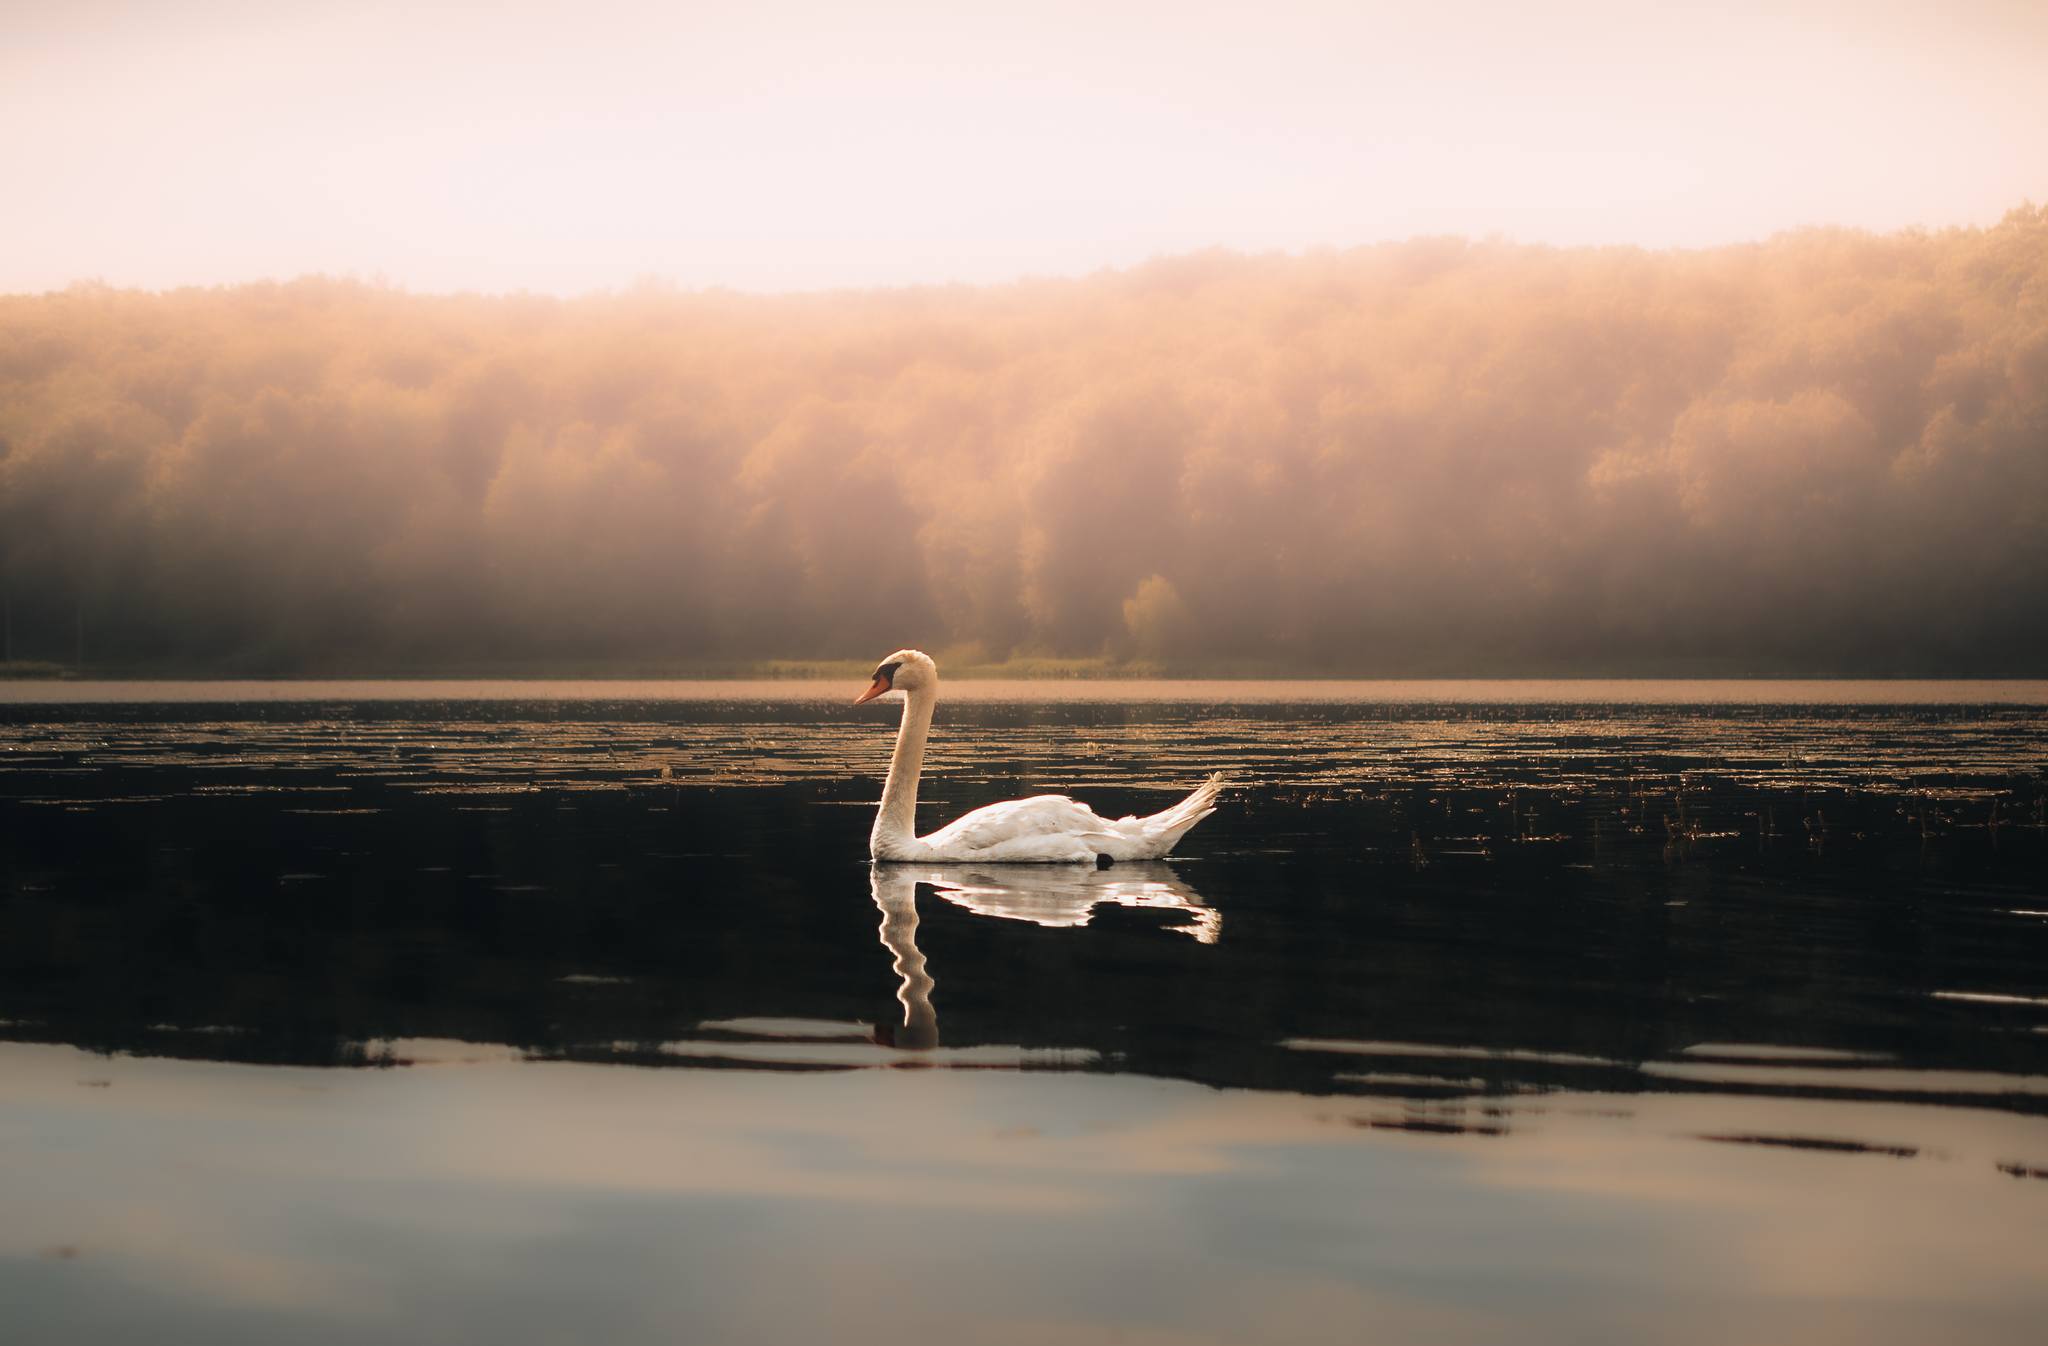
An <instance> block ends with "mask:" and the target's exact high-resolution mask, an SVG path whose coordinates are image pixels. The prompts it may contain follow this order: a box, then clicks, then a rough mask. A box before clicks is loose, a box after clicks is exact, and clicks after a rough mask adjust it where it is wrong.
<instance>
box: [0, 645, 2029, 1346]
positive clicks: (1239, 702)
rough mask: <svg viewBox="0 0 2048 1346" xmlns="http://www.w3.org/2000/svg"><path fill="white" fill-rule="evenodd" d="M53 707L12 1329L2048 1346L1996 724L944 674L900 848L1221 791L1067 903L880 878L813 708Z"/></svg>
mask: <svg viewBox="0 0 2048 1346" xmlns="http://www.w3.org/2000/svg"><path fill="white" fill-rule="evenodd" d="M44 686H45V687H48V688H54V690H50V691H48V692H46V693H43V692H39V691H38V689H37V688H36V687H34V686H28V685H25V684H18V683H17V684H0V701H4V704H0V862H4V866H5V868H4V879H5V886H4V888H0V1208H4V1209H5V1210H6V1211H7V1212H8V1216H7V1219H6V1220H5V1221H4V1222H0V1300H4V1302H6V1303H7V1304H8V1305H9V1306H10V1312H11V1313H12V1314H14V1317H15V1322H16V1324H17V1325H18V1328H19V1332H20V1335H18V1336H17V1337H16V1338H14V1339H20V1340H24V1341H31V1342H45V1341H48V1342H57V1341H67V1342H68V1341H81V1340H85V1341H91V1340H108V1341H113V1340H130V1339H135V1338H138V1337H143V1336H147V1337H148V1338H149V1339H152V1340H172V1341H180V1340H190V1341H195V1342H196V1341H207V1342H220V1341H271V1340H277V1339H281V1338H288V1339H292V1340H311V1341H321V1340H331V1341H365V1340H380V1341H382V1340H400V1341H407V1340H418V1341H449V1340H476V1341H491V1342H526V1341H554V1340H569V1339H573V1340H599V1339H602V1340H612V1341H641V1340H647V1341H656V1340H659V1341H673V1340H678V1339H681V1340H690V1341H693V1342H695V1341H704V1342H719V1341H732V1342H742V1341H792V1340H804V1339H816V1340H839V1341H882V1340H889V1341H897V1340H902V1339H904V1337H905V1336H906V1335H909V1336H916V1335H919V1334H925V1335H930V1336H933V1337H935V1338H940V1339H946V1340H955V1341H990V1342H1007V1341H1017V1342H1025V1341H1032V1342H1040V1341H1043V1342H1066V1341H1108V1340H1122V1341H1148V1342H1151V1341H1173V1342H1180V1341H1187V1342H1218V1341H1230V1342H1236V1341H1244V1342H1253V1341H1261V1342H1263V1341H1274V1342H1285V1341H1301V1342H1322V1341H1354V1340H1359V1339H1361V1338H1365V1337H1370V1338H1372V1339H1376V1340H1387V1341H1411V1340H1412V1341H1425V1340H1426V1341H1492V1340H1499V1339H1500V1338H1501V1337H1502V1336H1504V1335H1507V1334H1509V1333H1512V1334H1513V1335H1514V1336H1515V1337H1516V1338H1518V1339H1527V1340H1537V1341H1560V1342H1562V1341H1573V1342H1578V1341H1690V1340H1703V1341H1704V1340H1713V1341H1722V1340H1730V1339H1744V1340H1784V1339H1792V1338H1797V1339H1802V1340H1804V1339H1840V1340H1845V1341H1848V1340H1854V1341H1859V1342H1860V1341H1901V1342H1904V1341H1921V1340H1926V1339H1929V1338H1930V1337H1961V1338H1967V1339H1969V1340H1973V1341H1989V1342H2000V1341H2015V1342H2017V1341H2031V1340H2033V1339H2034V1336H2035V1334H2036V1333H2037V1331H2038V1323H2039V1321H2040V1315H2041V1314H2042V1313H2043V1311H2044V1310H2048V1289H2044V1286H2048V1278H2044V1277H2043V1276H2042V1275H2041V1270H2042V1263H2041V1260H2040V1259H2041V1249H2042V1247H2044V1246H2048V1241H2044V1240H2048V1181H2044V1177H2048V896H2044V892H2048V889H2044V884H2043V875H2044V872H2048V866H2044V860H2048V847H2044V833H2048V828H2044V823H2048V709H2044V707H2048V688H2044V687H2043V685H2042V684H1898V683H1883V684H1734V685H1711V684H1709V685H1701V684H1685V685H1674V684H1633V683H1625V684H1612V683H1609V684H1527V685H1504V684H1457V685H1438V684H1400V685H1389V684H1370V685H1364V686H1359V685H1344V684H1284V685H1279V686H1272V685H1264V686H1247V685H1243V684H1171V685H1166V686H1157V687H1144V688H1137V689H1133V688H1129V687H1128V686H1126V688H1125V689H1124V690H1123V691H1122V692H1121V693H1120V694H1118V695H1114V696H1112V695H1105V694H1104V691H1105V689H1104V685H1102V684H1038V683H1033V684H985V683H984V684H975V683H961V684H953V685H949V686H948V688H947V692H948V696H949V698H951V699H950V700H949V701H948V702H947V703H946V704H944V705H942V707H941V710H940V713H939V720H938V728H937V731H936V733H935V738H934V744H933V750H932V760H931V764H930V770H929V772H928V777H927V782H926V787H925V790H924V800H925V803H924V807H923V821H924V823H925V825H926V826H927V827H929V826H932V825H934V824H936V823H937V822H940V821H943V820H944V819H945V818H946V817H948V816H950V815H951V814H952V813H954V812H955V811H958V810H961V809H965V808H969V807H973V806H976V805H978V804H982V803H987V802H991V801H993V800H996V799H1001V798H1008V797H1014V796H1016V795H1019V794H1023V793H1031V792H1037V791H1041V790H1045V789H1063V790H1065V789H1071V790H1072V791H1073V792H1074V793H1076V794H1078V795H1080V796H1081V797H1083V798H1085V799H1087V800H1088V801H1089V802H1091V803H1093V804H1095V805H1096V806H1097V807H1098V808H1100V809H1103V810H1104V811H1107V812H1125V811H1133V810H1148V811H1149V810H1151V809H1155V808H1158V807H1161V806H1163V805H1164V804H1165V803H1167V802H1169V801H1170V800H1171V799H1172V798H1173V797H1174V796H1175V795H1176V793H1177V792H1180V791H1184V790H1185V789H1186V788H1188V787H1189V786H1191V785H1192V784H1193V783H1194V781H1195V780H1197V779H1199V778H1200V777H1201V776H1202V775H1205V774H1207V772H1209V771H1211V770H1222V771H1225V772H1227V773H1228V774H1229V775H1230V777H1231V779H1232V780H1233V782H1234V787H1233V790H1232V792H1231V794H1230V796H1229V798H1228V801H1227V803H1226V806H1225V807H1224V808H1223V810H1222V811H1221V812H1219V813H1218V814H1217V815H1216V816H1215V817H1214V818H1211V819H1210V820H1208V821H1207V822H1205V823H1204V824H1203V825H1202V826H1201V827H1200V828H1198V829H1197V830H1196V831H1195V832H1194V833H1193V834H1191V836H1190V838H1189V840H1188V842H1187V843H1186V845H1185V847H1184V851H1185V854H1184V855H1183V856H1180V857H1176V859H1175V860H1174V861H1173V862H1171V863H1169V864H1164V865H1142V866H1119V867H1115V868H1112V869H1109V870H1105V871H1076V870H1066V869H1058V870H1035V869H1016V868H1012V869H1007V870H989V869H983V870H979V871H976V870H971V869H964V868H959V867H930V868H925V867H904V868H901V869H884V870H871V869H870V867H869V866H868V865H867V863H866V861H865V836H866V829H867V826H868V823H869V820H870V816H871V814H870V810H871V808H872V801H873V800H874V798H875V797H876V793H877V790H878V784H879V782H878V775H879V772H880V771H881V770H882V769H883V767H884V766H885V764H886V758H887V751H888V744H889V739H890V735H891V734H892V732H893V727H894V712H893V711H892V710H891V709H889V708H888V707H886V706H868V707H862V708H860V709H858V710H855V709H852V708H850V707H848V706H846V705H844V704H843V702H844V701H845V700H848V699H850V696H851V692H850V691H849V690H848V689H846V688H843V687H837V686H831V687H825V686H807V685H798V686H791V685H789V684H766V685H758V686H757V685H749V686H746V687H735V686H733V685H730V684H719V685H704V684H699V685H696V686H689V687H679V686H673V685H656V686H654V687H652V688H651V689H650V688H645V687H640V686H638V685H620V684H579V685H575V687H574V688H570V687H565V686H562V685H542V686H536V685H533V684H499V685H482V686H480V685H473V684H449V683H432V684H388V685H387V684H378V685H370V686H365V685H363V684H351V683H344V684H318V683H295V684H265V685H262V686H260V687H249V686H246V685H241V684H235V685H228V686H223V685H221V684H184V685H178V686H175V687H169V688H166V687H161V686H155V685H137V684H124V685H120V686H105V685H102V686H100V687H97V688H95V687H93V686H92V685H89V684H51V685H44ZM209 688H210V689H211V693H210V695H209V694H208V689H209ZM1823 688H1828V689H1831V690H1830V691H1827V692H1826V693H1824V694H1823V693H1822V692H1821V691H1820V689H1823ZM1340 689H1343V690H1340ZM956 693H957V695H956Z"/></svg>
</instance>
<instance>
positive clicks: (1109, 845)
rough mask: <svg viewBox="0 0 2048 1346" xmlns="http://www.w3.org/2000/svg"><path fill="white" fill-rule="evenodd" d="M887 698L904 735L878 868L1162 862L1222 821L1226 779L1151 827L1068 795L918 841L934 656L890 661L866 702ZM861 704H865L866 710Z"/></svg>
mask: <svg viewBox="0 0 2048 1346" xmlns="http://www.w3.org/2000/svg"><path fill="white" fill-rule="evenodd" d="M887 692H900V693H902V695H903V725H902V727H901V728H900V729H898V730H897V732H896V751H895V753H894V754H893V755H892V756H891V757H890V758H889V779H888V782H887V783H886V784H885V785H883V787H882V807H881V809H880V810H879V811H878V812H877V813H876V815H875V826H874V831H873V832H871V833H870V834H869V836H868V850H869V853H870V854H871V855H872V856H873V857H874V858H875V859H877V860H885V861H909V862H923V863H928V864H936V863H955V862H965V863H972V864H1092V863H1096V862H1097V861H1099V860H1102V859H1109V860H1157V859H1160V858H1161V857H1163V856H1164V855H1165V854H1166V853H1167V852H1168V851H1170V850H1172V849H1173V846H1174V843H1175V842H1177V841H1179V840H1180V839H1181V837H1182V836H1184V835H1186V833H1187V831H1188V829H1189V828H1191V827H1193V826H1194V825H1195V824H1196V823H1198V822H1200V821H1202V819H1204V818H1206V817H1208V816H1209V815H1210V814H1211V813H1213V812H1215V808H1214V805H1215V802H1216V796H1217V794H1218V792H1220V791H1221V790H1222V788H1223V778H1222V777H1221V776H1212V777H1210V778H1209V780H1208V781H1207V782H1205V783H1204V784H1202V785H1201V786H1199V787H1197V788H1196V790H1195V792H1194V793H1193V794H1191V795H1189V796H1188V797H1187V798H1186V799H1183V800H1181V801H1180V802H1179V803H1178V804H1175V805H1174V806H1173V807H1172V808H1169V809H1166V810H1164V811H1163V812H1160V813H1155V814H1152V815H1151V816H1150V817H1146V818H1138V817H1130V818H1117V819H1109V818H1105V817H1103V816H1102V815H1101V814H1099V813H1097V812H1096V811H1095V810H1094V809H1091V808H1089V807H1088V806H1087V805H1086V804H1081V803H1076V802H1075V801H1074V800H1071V799H1069V798H1067V797H1066V796H1065V795H1038V796H1036V797H1035V798H1032V799H1013V800H1009V801H1007V802H1005V803H1001V804H990V805H989V806H988V807H987V808H979V809H976V810H974V811H973V812H972V813H968V814H964V815H962V816H961V817H959V818H956V819H954V820H953V821H952V822H951V823H949V824H947V825H946V826H945V827H942V828H940V829H939V830H938V831H936V832H933V833H932V834H931V835H930V836H924V837H920V836H918V835H917V781H918V776H919V775H920V774H921V773H922V772H923V770H924V746H925V740H926V739H927V738H928V737H929V736H930V734H931V727H932V710H933V708H934V707H935V706H936V705H937V704H938V699H939V670H938V666H937V665H936V664H934V663H933V662H932V661H931V658H930V656H928V655H926V654H923V653H921V652H919V651H917V650H901V651H898V652H897V653H895V654H892V655H890V656H889V657H888V658H887V659H885V660H883V661H882V665H881V667H880V668H878V669H876V670H875V680H874V684H873V685H872V686H870V687H869V688H868V690H867V693H866V695H864V696H862V697H861V698H860V700H861V701H868V700H872V699H873V698H875V697H878V696H881V695H883V694H884V693H887ZM855 704H859V703H858V702H856V703H855Z"/></svg>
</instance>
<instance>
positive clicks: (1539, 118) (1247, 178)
mask: <svg viewBox="0 0 2048 1346" xmlns="http://www.w3.org/2000/svg"><path fill="white" fill-rule="evenodd" d="M7 10H8V13H7V30H8V31H7V40H6V42H5V43H4V44H0V124H4V125H6V126H7V127H8V128H9V131H8V134H7V135H6V136H4V137H0V180H4V181H5V182H6V183H8V184H9V190H8V195H9V197H10V198H11V199H10V204H9V206H8V207H7V209H6V210H5V211H4V212H0V291H5V292H22V291H39V290H44V289H50V288H56V287H61V286H64V285H66V284H68V283H70V282H72V281H74V280H78V279H83V278H98V279H102V280H105V281H107V282H109V283H112V284H116V285H133V286H145V287H167V286H176V285H186V284H219V283H229V282H237V281H246V280H252V279H258V278H263V277H286V276H293V275H299V274H303V273H308V272H324V273H328V274H342V275H356V276H361V277H365V278H382V279H384V280H387V281H389V282H390V283H393V284H397V285H401V286H405V287H409V288H413V289H420V290H450V289H482V290H491V291H502V290H516V289H533V290H544V291H554V292H562V293H570V292H577V291H583V290H588V289H592V288H597V287H615V286H623V285H628V284H631V283H633V282H634V281H636V280H638V279H641V278H646V277H660V278H663V279H666V280H670V281H673V282H675V283H677V284H680V285H683V286H687V287H698V286H730V287H736V288H742V289H763V290H781V289H807V288H814V287H836V286H866V285H895V284H904V283H916V282H941V281H966V282H987V281H995V280H1002V279H1007V278H1011V277H1016V276H1020V275H1031V274H1046V273H1059V274H1067V273H1079V272H1086V271H1090V270H1093V269H1096V268H1099V267H1103V266H1113V265H1125V264H1129V263H1132V262H1136V261H1139V260H1141V259H1144V258H1146V257H1150V256H1154V255H1158V254H1162V253H1176V252H1185V251H1188V250H1191V249H1196V248H1202V247H1208V246H1214V245H1222V246H1225V247H1230V248H1235V249H1243V250H1250V251H1262V250H1269V249H1290V250H1291V249H1302V248H1312V247H1317V246H1323V245H1334V246H1345V245H1351V244H1356V243H1364V242H1371V241H1375V240H1382V239H1395V238H1407V237H1412V236H1415V235H1419V234H1437V233H1459V234H1466V235H1488V234H1502V235H1506V236H1508V237H1511V238H1514V239H1518V240H1524V241H1534V242H1550V243H1560V244H1577V243H1610V242H1632V243H1641V244H1646V245H1651V246H1673V245H1676V246H1697V245H1708V244H1715V243H1722V242H1729V241H1736V240H1742V239H1750V238H1759V237H1763V236H1766V235H1769V234H1771V233H1773V232H1776V231H1779V230H1783V229H1788V228H1793V227H1797V226H1800V225H1806V224H1816V223H1829V224H1845V225H1852V226H1860V227H1866V228H1872V229H1881V230H1888V229H1896V228H1901V227H1906V226H1913V225H1925V226H1932V227H1939V226H1945V225H1952V224H1989V223H1991V222H1994V221H1995V220H1997V219H1998V218H1999V216H2000V215H2001V214H2002V213H2003V212H2004V211H2005V210H2006V209H2007V208H2009V207H2011V206H2014V205H2016V204H2018V203H2020V202H2021V201H2022V200H2024V199H2033V200H2040V199H2042V198H2043V197H2048V78H2044V72H2048V5H2043V4H2039V3H2034V2H2033V0H1959V2H1958V3H1952V4H1945V5H1933V4H1896V3H1887V2H1886V0H1844V2H1842V3H1832V2H1829V0H1823V2H1822V3H1806V4H1797V3H1795V4H1748V3H1743V0H1730V2H1729V3H1717V4H1713V5H1703V6H1697V7H1692V8H1689V9H1680V8H1679V7H1675V6H1663V5H1649V4H1641V3H1635V2H1634V0H1630V2H1628V3H1599V2H1597V0H1594V2H1581V3H1573V4H1567V5H1557V6H1531V5H1526V4H1523V3H1518V2H1516V3H1485V2H1481V3H1450V4H1433V5H1416V4H1412V3H1404V4H1371V3H1325V4H1315V3H1284V2H1283V3H1261V4H1233V5H1214V6H1203V5H1198V4H1191V3H1185V2H1184V0H1183V2H1182V3H1171V4H1165V3H1161V4H1153V3H1136V4H1104V3H1102V2H1101V0H1089V2H1087V3H1062V2H1059V0H1042V2H1040V3H1034V4H1030V5H1017V6H1010V7H1005V12H1002V13H994V12H987V11H988V7H984V6H975V5H961V4H958V3H957V0H948V2H937V3H905V2H903V0H881V2H879V3H871V4H858V5H850V4H844V3H839V2H838V0H812V2H811V3H789V2H787V0H769V2H767V3H752V4H746V5H733V4H689V3H672V2H670V3H651V2H650V3H634V2H632V0H583V2H581V3H575V4H543V3H520V2H519V0H506V2H505V3H497V4H490V5H449V4H433V3H425V4H422V3H405V4H395V3H382V2H381V0H356V2H355V3H350V4H314V3H303V2H300V3H293V0H252V2H245V0H147V2H136V0H68V2H67V3H14V4H10V5H8V6H7ZM1538 11H1542V12H1540V13H1539V12H1538Z"/></svg>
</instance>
